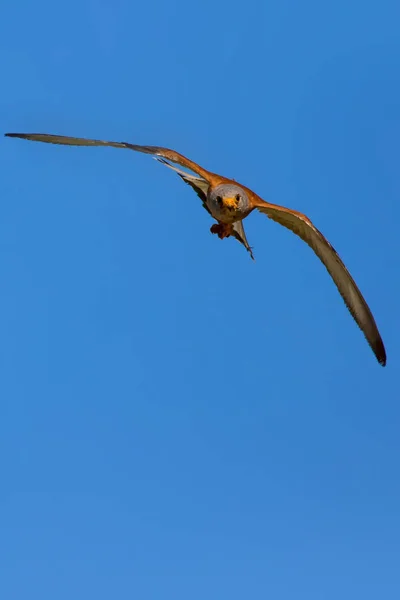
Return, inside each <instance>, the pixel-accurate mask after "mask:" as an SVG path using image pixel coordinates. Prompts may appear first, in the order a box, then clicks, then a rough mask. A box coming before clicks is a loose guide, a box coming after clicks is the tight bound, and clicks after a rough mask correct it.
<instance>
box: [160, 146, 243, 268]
mask: <svg viewBox="0 0 400 600" xmlns="http://www.w3.org/2000/svg"><path fill="white" fill-rule="evenodd" d="M156 160H158V161H159V162H160V163H162V164H163V165H165V166H166V167H169V168H170V169H172V170H173V171H175V173H177V174H178V175H179V177H181V179H183V181H184V182H185V183H187V184H188V185H190V187H191V188H192V189H193V190H194V191H195V192H196V194H197V195H198V197H199V198H200V200H201V202H202V204H203V206H204V208H205V209H206V211H207V212H208V213H209V214H210V215H211V212H210V210H209V208H208V206H207V202H206V200H207V193H208V188H209V187H210V184H209V183H208V181H206V180H205V179H203V178H202V177H195V176H194V175H190V174H189V173H185V171H182V170H181V169H178V168H177V167H174V166H173V165H170V164H169V163H168V162H167V161H166V160H164V159H163V158H158V157H156ZM211 216H212V215H211ZM233 236H234V238H235V239H237V241H238V242H240V243H241V244H243V246H244V247H245V248H246V250H247V251H248V252H249V253H250V256H251V258H252V259H253V260H254V256H253V251H252V249H251V247H250V246H249V243H248V241H247V238H246V234H245V231H244V227H243V222H242V221H236V223H234V224H233Z"/></svg>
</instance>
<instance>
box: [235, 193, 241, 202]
mask: <svg viewBox="0 0 400 600" xmlns="http://www.w3.org/2000/svg"><path fill="white" fill-rule="evenodd" d="M235 198H236V200H237V201H238V202H239V200H240V194H236V196H235Z"/></svg>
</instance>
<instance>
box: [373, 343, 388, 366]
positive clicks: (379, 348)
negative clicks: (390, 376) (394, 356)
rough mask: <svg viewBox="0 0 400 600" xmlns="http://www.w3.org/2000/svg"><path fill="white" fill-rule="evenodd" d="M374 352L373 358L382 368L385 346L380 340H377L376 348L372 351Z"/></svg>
mask: <svg viewBox="0 0 400 600" xmlns="http://www.w3.org/2000/svg"><path fill="white" fill-rule="evenodd" d="M374 351H375V356H376V358H377V359H378V362H379V364H380V365H382V367H385V366H386V350H385V346H384V345H383V342H382V340H379V343H378V344H377V347H376V348H375V349H374Z"/></svg>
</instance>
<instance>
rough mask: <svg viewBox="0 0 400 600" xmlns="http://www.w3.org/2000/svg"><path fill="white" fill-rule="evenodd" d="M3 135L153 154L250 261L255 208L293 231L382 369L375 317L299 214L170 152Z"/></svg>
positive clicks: (315, 231)
mask: <svg viewBox="0 0 400 600" xmlns="http://www.w3.org/2000/svg"><path fill="white" fill-rule="evenodd" d="M6 136H8V137H17V138H23V139H27V140H32V141H36V142H46V143H51V144H62V145H69V146H111V147H113V148H127V149H129V150H135V151H137V152H143V153H145V154H151V155H153V156H155V157H157V158H158V160H159V161H160V162H162V163H163V164H165V165H166V166H168V167H170V168H172V169H173V170H175V171H176V172H177V174H178V175H179V176H180V177H181V178H182V179H183V180H184V181H185V182H186V183H187V184H189V185H190V186H191V187H192V188H193V189H194V190H195V192H196V193H197V194H198V196H199V197H200V199H201V200H202V202H203V206H204V208H205V209H206V210H207V211H208V212H209V213H210V215H211V216H212V217H214V218H215V219H216V220H217V224H215V225H213V226H212V228H211V231H212V233H217V234H218V236H219V237H220V238H221V239H223V238H224V237H229V236H233V237H235V238H236V239H237V240H238V241H239V242H240V243H241V244H243V245H244V246H245V248H246V249H247V250H248V251H249V252H250V255H251V257H252V258H253V254H252V250H251V248H250V246H249V244H248V242H247V239H246V235H245V232H244V228H243V223H242V221H243V219H245V218H246V217H247V216H248V215H249V214H250V213H251V212H252V211H253V210H254V209H257V210H258V211H259V212H261V213H264V214H266V215H267V216H268V217H269V218H270V219H272V220H273V221H276V222H277V223H279V224H280V225H283V226H284V227H286V228H287V229H290V230H291V231H293V233H295V234H296V235H298V236H299V237H300V238H301V239H302V240H304V241H305V242H306V243H307V244H308V245H309V246H310V248H312V250H314V252H315V254H316V255H317V256H318V258H319V259H320V260H321V262H322V263H323V264H324V265H325V267H326V269H327V270H328V272H329V274H330V275H331V277H332V279H333V281H334V282H335V284H336V286H337V288H338V290H339V293H340V294H341V296H342V298H343V300H344V302H345V304H346V306H347V308H348V309H349V311H350V313H351V315H352V316H353V318H354V319H355V321H356V323H357V324H358V326H359V327H360V329H361V330H362V331H363V333H364V335H365V337H366V339H367V341H368V343H369V345H370V346H371V348H372V350H373V352H374V354H375V356H376V358H377V360H378V361H379V363H380V364H381V365H385V364H386V352H385V347H384V345H383V341H382V338H381V336H380V334H379V331H378V328H377V326H376V323H375V320H374V317H373V316H372V313H371V311H370V309H369V307H368V305H367V303H366V301H365V300H364V298H363V296H362V294H361V292H360V290H359V289H358V287H357V285H356V283H355V281H354V279H353V278H352V277H351V275H350V273H349V272H348V270H347V269H346V267H345V265H344V264H343V262H342V260H341V259H340V257H339V255H338V254H337V252H336V250H335V249H334V248H333V247H332V246H331V244H330V243H329V242H328V240H327V239H326V238H325V237H324V236H323V235H322V233H321V232H320V231H319V230H318V229H317V228H316V227H315V226H314V225H313V223H312V222H311V221H310V219H308V217H306V216H305V215H303V214H302V213H300V212H297V211H295V210H291V209H289V208H285V207H283V206H278V205H276V204H270V203H269V202H265V201H264V200H262V199H261V198H260V197H259V196H258V195H257V194H255V193H254V192H253V191H251V190H250V189H249V188H247V187H246V186H244V185H241V184H239V183H237V182H236V181H233V180H232V179H228V178H226V177H222V176H221V175H217V174H216V173H212V172H211V171H207V170H206V169H204V168H203V167H201V166H200V165H198V164H197V163H195V162H193V161H192V160H190V159H188V158H186V157H185V156H183V155H182V154H179V153H178V152H175V151H174V150H169V149H168V148H161V147H159V146H138V145H136V144H129V143H126V142H108V141H101V140H89V139H84V138H75V137H66V136H61V135H49V134H45V133H6ZM167 161H170V162H172V163H175V164H178V165H180V166H182V167H184V168H186V169H189V170H190V171H192V172H194V173H196V174H197V175H198V177H195V176H193V175H191V174H189V173H186V172H185V171H181V170H180V169H178V168H176V167H174V166H173V165H170V164H169V162H167Z"/></svg>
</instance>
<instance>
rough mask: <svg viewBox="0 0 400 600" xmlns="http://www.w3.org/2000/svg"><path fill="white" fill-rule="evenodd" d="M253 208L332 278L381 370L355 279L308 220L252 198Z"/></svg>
mask: <svg viewBox="0 0 400 600" xmlns="http://www.w3.org/2000/svg"><path fill="white" fill-rule="evenodd" d="M252 204H253V206H254V208H257V209H258V210H259V211H260V212H262V213H264V214H266V215H267V216H268V217H269V218H270V219H273V220H274V221H276V222H277V223H280V224H281V225H283V226H284V227H287V228H288V229H290V230H291V231H293V233H295V234H296V235H298V236H299V237H300V238H301V239H302V240H304V241H305V242H306V243H307V244H308V245H309V246H310V248H312V249H313V250H314V252H315V254H316V255H317V256H318V258H319V259H320V260H321V262H322V263H323V264H324V265H325V267H326V269H327V270H328V272H329V274H330V275H331V277H332V279H333V281H334V282H335V284H336V286H337V288H338V290H339V292H340V294H341V296H342V298H343V300H344V302H345V304H346V306H347V308H348V309H349V311H350V313H351V315H352V316H353V318H354V320H355V321H356V323H357V325H358V326H359V327H360V329H361V331H362V332H363V333H364V335H365V337H366V339H367V341H368V343H369V345H370V346H371V348H372V350H373V352H374V354H375V356H376V358H377V359H378V361H379V362H380V364H381V365H383V366H384V365H385V364H386V351H385V347H384V345H383V341H382V338H381V336H380V334H379V331H378V327H377V326H376V323H375V320H374V317H373V316H372V313H371V311H370V309H369V306H368V304H367V303H366V301H365V299H364V298H363V296H362V294H361V292H360V290H359V289H358V287H357V285H356V283H355V281H354V279H353V278H352V276H351V275H350V273H349V272H348V270H347V269H346V267H345V265H344V264H343V262H342V260H341V258H340V257H339V255H338V253H337V252H336V250H335V249H334V248H333V246H331V244H330V243H329V242H328V240H327V239H326V238H325V237H324V236H323V235H322V233H321V232H320V231H318V229H317V228H316V227H315V226H314V225H313V223H312V222H311V221H310V219H308V217H306V216H305V215H303V214H302V213H300V212H297V211H295V210H291V209H289V208H284V207H283V206H278V205H276V204H270V203H269V202H264V200H262V199H261V198H259V197H258V196H256V195H255V194H253V196H252Z"/></svg>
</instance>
